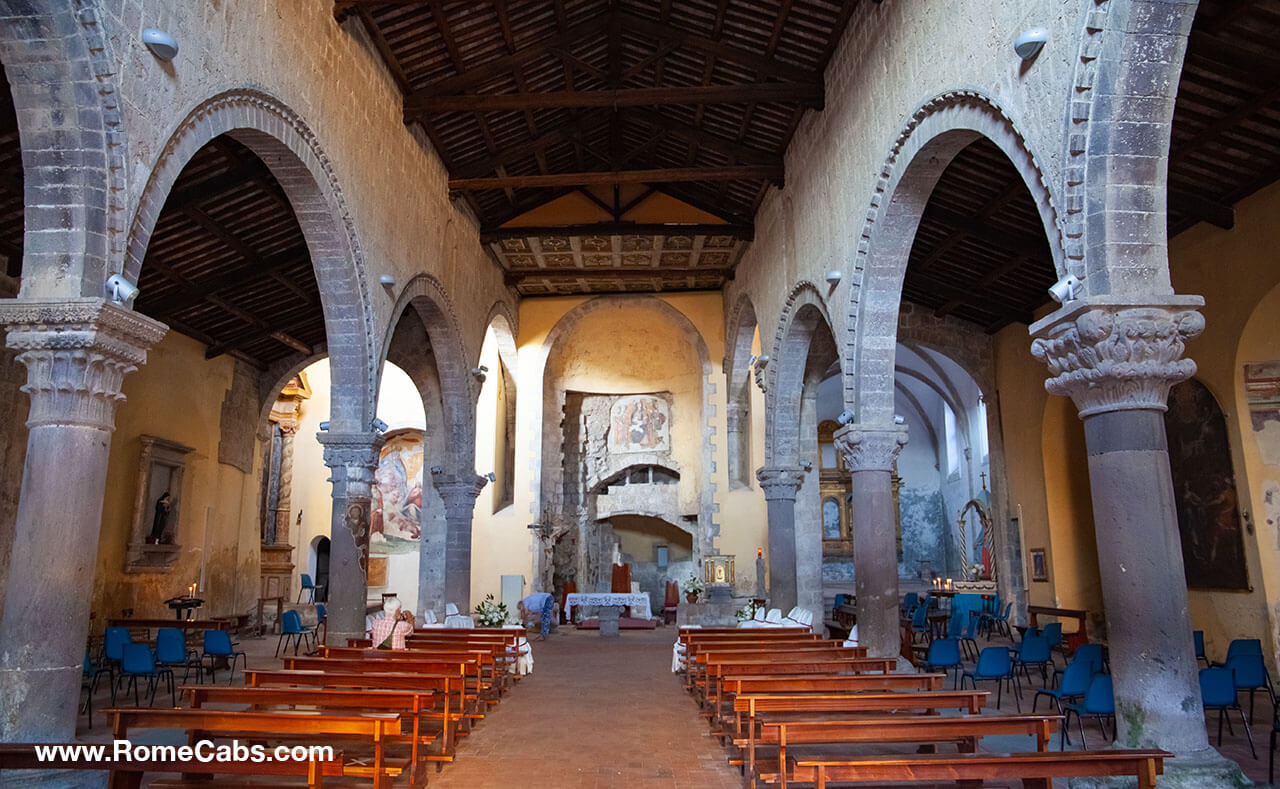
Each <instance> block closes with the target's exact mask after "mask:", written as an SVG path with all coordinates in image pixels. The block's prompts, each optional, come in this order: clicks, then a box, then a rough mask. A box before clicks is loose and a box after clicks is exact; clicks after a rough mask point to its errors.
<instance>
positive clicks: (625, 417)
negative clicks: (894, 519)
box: [609, 395, 671, 452]
mask: <svg viewBox="0 0 1280 789" xmlns="http://www.w3.org/2000/svg"><path fill="white" fill-rule="evenodd" d="M609 423H610V430H609V451H611V452H667V451H670V449H671V414H670V408H669V406H668V405H667V402H666V400H663V399H662V398H660V397H654V396H652V395H632V396H630V397H621V398H619V399H618V400H617V401H616V402H615V403H614V404H613V408H612V409H611V410H610V414H609Z"/></svg>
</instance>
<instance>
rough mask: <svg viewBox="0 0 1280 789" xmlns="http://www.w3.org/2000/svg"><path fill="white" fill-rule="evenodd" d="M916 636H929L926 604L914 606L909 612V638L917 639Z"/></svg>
mask: <svg viewBox="0 0 1280 789" xmlns="http://www.w3.org/2000/svg"><path fill="white" fill-rule="evenodd" d="M917 636H924V637H925V638H928V637H929V607H928V606H927V605H920V606H916V610H915V612H914V613H912V614H911V640H912V641H917V640H918V639H917Z"/></svg>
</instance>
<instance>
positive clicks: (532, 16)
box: [334, 0, 859, 292]
mask: <svg viewBox="0 0 1280 789" xmlns="http://www.w3.org/2000/svg"><path fill="white" fill-rule="evenodd" d="M858 5H859V4H858V2H856V1H854V0H851V1H849V2H838V1H828V0H785V1H784V2H780V3H779V2H776V1H771V0H750V1H747V0H734V2H729V0H682V1H681V2H671V0H665V2H659V3H655V2H645V1H643V0H556V1H555V2H541V3H520V2H509V1H508V0H493V1H492V2H444V0H338V1H337V2H336V3H335V4H334V12H335V16H336V17H337V18H338V19H339V20H354V21H352V22H351V23H350V24H353V25H359V26H361V27H362V28H363V32H364V33H365V34H366V35H367V36H368V37H369V39H370V40H371V41H372V42H373V46H374V47H375V49H376V50H377V52H378V54H379V55H380V56H381V57H382V59H383V61H384V62H385V63H386V65H387V68H388V70H389V71H390V73H391V74H392V75H393V76H394V78H395V79H396V81H397V83H398V84H399V86H400V89H401V91H402V92H403V94H404V115H405V121H406V123H410V124H415V125H419V126H421V128H422V129H423V131H424V132H425V134H426V136H427V137H428V138H429V139H430V140H431V142H432V144H433V146H434V147H435V149H436V150H437V152H438V153H439V154H440V156H441V158H442V159H443V160H444V163H445V165H446V167H447V168H448V170H449V179H450V180H449V186H450V189H451V190H452V191H453V192H454V193H455V194H456V195H458V196H459V197H460V198H461V199H463V200H465V201H466V202H467V203H468V204H469V205H470V206H471V209H472V211H473V212H474V213H475V215H476V216H477V217H478V218H479V220H480V224H481V232H482V233H485V234H490V233H493V232H494V231H497V230H498V229H499V228H500V227H501V226H502V225H503V224H504V223H507V222H508V221H510V220H511V219H513V218H515V217H517V216H519V215H520V214H522V213H524V212H526V211H528V210H530V209H532V208H535V207H537V206H541V205H544V204H546V203H548V202H550V201H552V200H554V199H556V198H558V197H560V196H563V195H565V194H567V193H570V192H574V191H578V192H580V193H582V194H584V195H586V196H587V197H588V198H589V199H590V200H591V201H592V202H594V203H597V204H599V205H600V207H601V208H602V209H603V210H604V211H605V212H607V213H608V214H610V215H611V218H612V221H611V222H610V224H611V225H614V226H616V225H619V224H623V223H624V222H623V217H624V214H625V207H624V201H623V200H622V198H621V192H622V190H621V187H622V186H624V185H628V184H645V185H648V186H649V187H652V188H654V189H658V190H660V191H662V192H664V193H666V194H668V195H670V196H672V197H675V198H677V199H679V200H681V201H684V202H685V203H688V204H689V205H691V206H694V207H696V208H698V209H700V210H702V211H705V212H707V213H709V214H712V215H714V216H715V217H719V218H720V219H721V220H723V221H724V222H726V223H728V224H732V225H734V226H735V228H742V227H747V228H750V225H751V222H752V219H753V218H754V216H755V213H756V209H757V208H758V207H759V205H760V201H761V200H762V199H763V198H764V195H765V193H766V192H767V190H768V188H769V186H770V185H778V186H781V185H782V184H783V182H784V173H783V165H782V155H783V153H784V152H785V150H786V147H787V144H788V143H789V142H790V140H791V137H792V135H793V134H794V133H795V129H796V125H797V123H798V122H799V120H800V118H801V116H802V115H803V114H804V112H805V111H806V110H809V109H821V107H822V104H823V93H824V85H823V76H822V74H823V70H824V69H825V67H826V65H827V62H828V60H829V59H830V57H831V53H832V52H833V51H834V49H835V46H836V43H837V42H838V41H839V39H840V36H841V34H842V33H843V32H844V29H845V26H846V24H847V23H848V20H849V17H850V16H851V14H852V13H853V10H854V9H855V8H856V7H857V6H858ZM353 32H354V31H353ZM593 187H594V188H595V189H592V191H588V189H589V188H593ZM599 187H604V188H605V190H604V191H605V193H606V194H607V193H608V191H609V189H610V188H612V192H613V199H612V200H609V199H607V197H606V198H605V199H601V198H600V197H599V196H598V193H597V192H596V189H598V188H599ZM613 229H614V230H616V229H617V228H616V227H614V228H613ZM567 234H568V235H570V236H574V237H577V236H598V235H601V234H602V229H601V228H596V227H574V228H571V229H570V230H569V231H567ZM623 234H625V229H624V230H622V231H621V233H619V234H618V236H617V237H618V238H621V235H623ZM746 234H747V235H748V236H749V235H750V230H749V229H748V230H747V233H746ZM642 235H648V233H642ZM739 235H740V233H739ZM527 241H528V243H529V244H530V245H533V246H536V245H537V241H536V240H535V236H532V235H531V236H529V237H528V238H527ZM621 243H622V242H621V241H619V242H618V243H617V244H615V246H620V244H621ZM658 247H659V248H660V247H661V244H659V245H658ZM499 261H500V262H502V263H503V264H504V265H505V259H504V258H503V257H502V256H499ZM649 262H650V263H651V264H652V265H651V266H649V267H650V268H653V269H655V270H661V269H664V268H666V265H665V264H664V263H663V261H662V259H661V258H660V257H659V256H653V257H652V258H651V260H650V261H649ZM734 262H736V260H735V261H734ZM731 273H732V267H731V266H730V267H727V268H725V269H724V270H723V271H721V272H720V273H719V274H715V273H714V272H708V271H697V272H681V271H672V272H667V273H664V274H663V275H662V276H660V277H657V278H649V279H648V280H647V281H648V282H650V283H656V284H657V285H658V286H659V287H661V286H662V285H663V283H665V284H666V285H667V286H668V287H670V286H675V287H680V286H681V283H684V284H686V285H688V286H690V287H713V288H714V287H720V286H721V285H722V284H723V283H724V279H725V277H726V276H727V275H730V274H731ZM685 274H689V276H684V275H685ZM709 274H712V275H709ZM534 287H535V288H544V287H546V288H551V290H550V291H542V292H563V291H564V289H565V288H566V287H568V288H569V289H570V290H571V291H572V292H614V291H618V290H630V289H635V288H636V287H637V282H636V281H635V280H627V282H625V283H624V282H622V280H620V279H619V278H618V277H615V276H605V275H603V274H600V273H593V272H591V271H588V270H586V269H585V268H584V267H581V266H579V267H578V268H577V269H576V270H574V271H565V272H562V273H560V274H556V275H555V276H550V275H549V276H547V277H543V278H542V280H541V284H536V285H535V286H534ZM641 287H643V286H641ZM525 290H526V292H533V291H529V290H528V289H525Z"/></svg>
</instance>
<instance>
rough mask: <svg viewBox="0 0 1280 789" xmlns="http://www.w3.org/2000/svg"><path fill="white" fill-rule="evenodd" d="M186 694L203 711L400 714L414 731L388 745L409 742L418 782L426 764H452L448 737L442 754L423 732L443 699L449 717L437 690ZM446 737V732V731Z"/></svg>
mask: <svg viewBox="0 0 1280 789" xmlns="http://www.w3.org/2000/svg"><path fill="white" fill-rule="evenodd" d="M184 692H185V693H186V695H187V698H188V699H189V700H190V703H191V709H195V710H198V709H203V708H204V707H205V705H206V704H243V705H247V706H248V708H249V709H248V710H247V711H248V712H263V711H268V710H272V709H293V708H296V707H308V708H311V709H317V710H350V711H352V712H353V713H365V712H372V713H382V714H385V713H398V714H400V715H401V716H403V717H405V718H406V719H408V720H410V721H411V722H412V730H411V731H410V733H409V734H408V735H404V734H401V735H400V736H398V737H397V736H389V737H388V738H387V742H388V743H401V742H403V743H407V744H408V745H409V759H410V763H411V764H412V765H413V778H414V783H415V784H417V783H419V779H421V780H422V781H425V780H426V777H425V775H423V774H422V765H423V762H427V761H434V762H436V763H437V765H436V766H437V767H440V766H442V765H443V763H444V762H446V761H452V760H453V756H452V752H451V751H450V752H449V753H448V755H446V749H447V747H448V746H449V745H450V743H446V741H445V737H444V736H441V737H440V738H439V740H440V743H441V749H440V751H441V752H440V754H439V755H435V754H430V753H428V752H427V748H428V746H430V745H431V744H432V743H433V742H435V741H436V739H437V737H436V736H435V735H434V734H432V733H429V732H425V731H423V730H422V721H423V718H424V717H425V714H426V713H429V712H434V711H435V710H436V701H437V700H439V697H443V701H444V704H445V714H446V715H447V714H448V703H449V700H448V698H447V697H445V695H444V694H436V693H435V692H434V691H427V692H423V693H418V692H415V691H388V690H326V689H317V688H235V687H228V686H204V685H199V686H194V687H193V686H190V685H188V686H186V688H184ZM442 735H443V731H442Z"/></svg>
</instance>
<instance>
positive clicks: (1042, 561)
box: [1030, 548, 1049, 583]
mask: <svg viewBox="0 0 1280 789" xmlns="http://www.w3.org/2000/svg"><path fill="white" fill-rule="evenodd" d="M1030 553H1031V580H1032V581H1038V582H1040V583H1048V582H1049V557H1048V556H1047V555H1046V554H1045V549H1044V548H1032V549H1031V551H1030Z"/></svg>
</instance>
